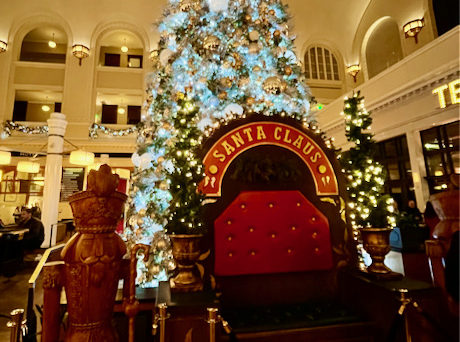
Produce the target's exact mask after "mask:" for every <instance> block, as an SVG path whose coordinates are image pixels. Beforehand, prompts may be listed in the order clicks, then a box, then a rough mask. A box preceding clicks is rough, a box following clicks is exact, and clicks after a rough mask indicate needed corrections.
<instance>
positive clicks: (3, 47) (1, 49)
mask: <svg viewBox="0 0 460 342" xmlns="http://www.w3.org/2000/svg"><path fill="white" fill-rule="evenodd" d="M7 47H8V44H7V43H6V42H4V41H3V40H0V52H5V51H6V48H7Z"/></svg>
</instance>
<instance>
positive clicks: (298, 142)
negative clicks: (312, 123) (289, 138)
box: [292, 135, 303, 149]
mask: <svg viewBox="0 0 460 342" xmlns="http://www.w3.org/2000/svg"><path fill="white" fill-rule="evenodd" d="M302 141H303V136H301V135H299V136H298V137H297V139H296V140H295V141H294V142H293V143H292V145H294V146H295V147H297V148H298V149H301V148H302Z"/></svg>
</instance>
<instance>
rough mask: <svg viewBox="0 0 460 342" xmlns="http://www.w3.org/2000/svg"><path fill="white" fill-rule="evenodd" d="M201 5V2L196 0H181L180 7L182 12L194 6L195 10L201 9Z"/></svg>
mask: <svg viewBox="0 0 460 342" xmlns="http://www.w3.org/2000/svg"><path fill="white" fill-rule="evenodd" d="M200 7H201V6H200V2H199V1H196V0H181V2H180V5H179V9H180V10H181V11H182V12H188V11H189V10H191V9H192V8H193V9H194V10H195V11H198V10H199V9H200Z"/></svg>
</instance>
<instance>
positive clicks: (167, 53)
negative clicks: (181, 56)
mask: <svg viewBox="0 0 460 342" xmlns="http://www.w3.org/2000/svg"><path fill="white" fill-rule="evenodd" d="M173 54H174V52H172V51H171V50H169V49H164V50H162V51H161V52H160V63H161V65H162V66H166V65H167V64H168V61H169V58H171V56H172V55H173Z"/></svg>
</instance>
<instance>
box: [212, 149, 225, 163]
mask: <svg viewBox="0 0 460 342" xmlns="http://www.w3.org/2000/svg"><path fill="white" fill-rule="evenodd" d="M212 156H213V157H214V158H216V159H219V161H220V162H224V161H225V158H226V157H225V155H223V154H222V153H219V151H218V150H214V152H212Z"/></svg>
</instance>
